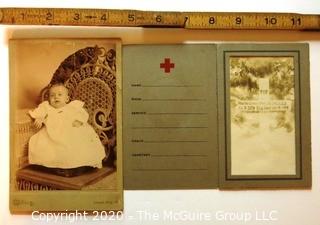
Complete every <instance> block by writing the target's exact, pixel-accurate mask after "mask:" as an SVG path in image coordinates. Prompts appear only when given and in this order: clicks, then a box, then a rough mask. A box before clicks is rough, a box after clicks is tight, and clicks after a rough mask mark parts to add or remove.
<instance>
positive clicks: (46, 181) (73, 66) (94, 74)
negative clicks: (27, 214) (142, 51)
mask: <svg viewBox="0 0 320 225" xmlns="http://www.w3.org/2000/svg"><path fill="white" fill-rule="evenodd" d="M9 46H10V49H9V50H10V75H11V80H10V88H11V89H10V95H11V96H10V98H11V99H10V104H11V105H10V110H11V112H10V115H11V119H10V123H11V124H10V126H11V127H10V128H11V154H10V157H11V159H10V160H11V164H10V167H11V168H10V169H11V171H10V179H11V181H10V191H11V192H12V193H18V194H17V195H13V196H16V197H18V196H19V192H23V193H30V195H29V197H30V196H31V198H32V196H33V195H36V194H37V193H39V192H41V193H42V195H41V196H45V195H43V193H46V192H53V191H54V192H55V193H57V195H59V194H60V193H61V192H63V191H66V190H74V191H78V192H79V193H80V192H81V191H83V192H85V191H90V192H91V194H92V193H93V194H94V191H100V192H101V191H110V193H111V192H112V195H114V194H115V193H116V195H117V196H118V197H119V199H118V200H120V202H121V201H122V200H121V199H122V168H121V166H122V163H121V158H119V156H121V154H119V153H120V152H121V126H119V127H118V126H117V125H118V124H121V116H120V117H119V116H117V114H118V113H119V112H121V109H118V106H119V105H120V106H121V104H120V103H121V95H120V93H117V89H118V88H119V85H121V77H120V76H121V74H120V73H119V71H120V68H118V67H119V65H120V64H119V63H120V62H118V61H119V58H120V57H119V56H118V54H121V44H120V41H119V40H115V39H114V40H113V39H30V40H27V39H17V40H10V44H9ZM119 82H120V83H119ZM120 115H121V114H120ZM119 120H120V123H119ZM119 142H120V144H118V143H119ZM100 192H99V193H100ZM98 195H99V194H98ZM97 197H98V196H97ZM114 197H115V196H112V198H114ZM44 198H45V197H44ZM118 200H117V201H115V202H114V203H115V204H118V202H119V201H118ZM61 201H62V204H59V203H57V207H58V206H61V209H63V208H64V207H63V206H64V204H63V200H61ZM92 201H93V200H92ZM11 203H12V205H11V206H12V209H13V210H14V208H15V206H17V208H19V207H20V205H19V204H18V203H19V198H18V199H16V201H13V202H11ZM15 203H16V205H15ZM75 204H76V203H75ZM92 204H93V205H94V204H95V203H94V202H92ZM99 204H100V203H99ZM107 204H109V203H107ZM100 205H101V204H100ZM111 205H112V204H111ZM88 206H89V207H90V204H89V205H88ZM114 206H115V208H112V207H113V206H111V208H110V209H117V207H118V206H116V205H114ZM40 208H41V209H45V210H48V209H47V207H45V206H44V207H42V206H40ZM58 208H59V207H58ZM49 210H50V209H49Z"/></svg>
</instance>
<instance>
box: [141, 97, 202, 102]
mask: <svg viewBox="0 0 320 225" xmlns="http://www.w3.org/2000/svg"><path fill="white" fill-rule="evenodd" d="M141 100H142V101H176V102H201V101H206V99H204V98H143V99H141Z"/></svg>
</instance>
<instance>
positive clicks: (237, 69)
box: [218, 43, 312, 189]
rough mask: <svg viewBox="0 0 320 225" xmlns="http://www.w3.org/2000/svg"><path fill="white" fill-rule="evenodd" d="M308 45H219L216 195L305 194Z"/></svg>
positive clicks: (308, 171)
mask: <svg viewBox="0 0 320 225" xmlns="http://www.w3.org/2000/svg"><path fill="white" fill-rule="evenodd" d="M308 54H309V47H308V44H304V43H301V44H286V43H281V44H280V43H279V44H224V45H221V47H220V49H219V52H218V55H221V56H223V57H221V58H220V59H219V65H220V67H219V68H218V73H219V74H223V78H218V83H219V86H218V89H219V90H218V93H219V96H218V98H219V120H220V121H221V122H220V126H219V130H220V131H219V140H220V145H219V173H220V176H219V182H220V183H219V185H220V188H221V189H245V188H310V187H311V184H312V181H311V141H310V140H311V135H310V124H311V123H310V96H309V94H308V90H309V88H310V83H309V70H308V65H309V56H308Z"/></svg>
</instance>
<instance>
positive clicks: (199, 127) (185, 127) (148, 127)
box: [131, 127, 208, 129]
mask: <svg viewBox="0 0 320 225" xmlns="http://www.w3.org/2000/svg"><path fill="white" fill-rule="evenodd" d="M206 128H208V127H131V129H206Z"/></svg>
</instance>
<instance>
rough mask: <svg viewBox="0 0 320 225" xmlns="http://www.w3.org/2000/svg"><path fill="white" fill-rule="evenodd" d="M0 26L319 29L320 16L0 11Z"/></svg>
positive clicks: (43, 10)
mask: <svg viewBox="0 0 320 225" xmlns="http://www.w3.org/2000/svg"><path fill="white" fill-rule="evenodd" d="M0 24H9V25H68V26H123V27H180V28H187V29H255V30H256V29H276V30H278V29H281V30H320V15H306V14H296V13H229V12H220V13H214V12H210V13H209V12H155V11H138V10H108V9H62V8H0Z"/></svg>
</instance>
